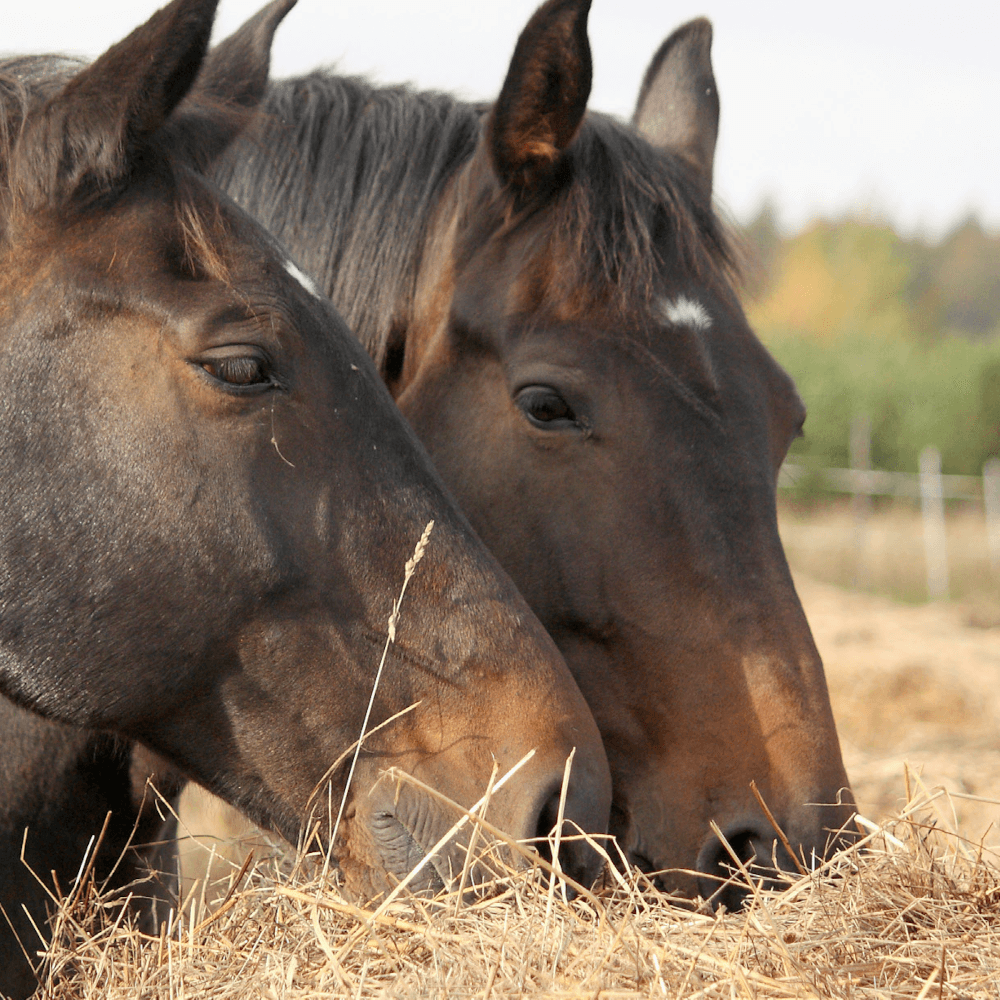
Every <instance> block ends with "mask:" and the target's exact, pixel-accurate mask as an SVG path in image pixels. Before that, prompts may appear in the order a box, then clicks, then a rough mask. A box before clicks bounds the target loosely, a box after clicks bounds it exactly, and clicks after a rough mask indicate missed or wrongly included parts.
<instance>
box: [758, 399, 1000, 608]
mask: <svg viewBox="0 0 1000 1000" xmlns="http://www.w3.org/2000/svg"><path fill="white" fill-rule="evenodd" d="M849 451H850V457H851V466H852V467H851V468H849V469H831V468H819V469H817V468H813V467H810V466H806V465H797V464H795V463H794V462H786V463H785V464H784V465H783V466H782V467H781V473H780V475H779V477H778V488H779V489H786V490H787V489H794V488H796V487H798V486H801V485H802V484H803V483H804V482H805V481H807V480H809V481H812V482H814V483H815V484H816V486H817V487H818V488H820V489H821V490H824V491H826V492H830V493H843V494H849V495H850V497H851V509H852V511H853V514H854V521H855V527H854V544H855V548H856V550H857V552H858V556H859V558H858V565H859V566H860V565H862V560H861V558H860V556H861V553H862V552H863V550H864V545H865V535H866V524H867V520H868V518H869V516H870V514H871V507H872V498H873V497H876V496H886V497H902V498H909V499H915V500H919V501H920V510H921V515H922V519H923V528H924V559H925V563H926V568H927V596H928V597H929V598H930V599H931V600H941V599H944V598H947V597H948V546H947V539H946V535H945V501H946V500H964V501H969V502H973V503H976V504H979V505H981V507H982V510H983V515H984V522H985V529H986V538H985V543H986V547H987V551H988V552H989V560H990V567H991V569H992V572H993V575H994V576H995V577H996V578H997V579H998V580H1000V459H995V458H994V459H990V461H988V462H987V463H986V464H985V465H984V466H983V474H982V475H981V476H946V475H943V474H942V473H941V453H940V452H939V451H938V449H937V448H935V447H933V446H931V445H928V447H926V448H924V450H923V451H922V452H921V453H920V471H919V472H916V473H914V472H889V471H887V470H884V469H873V468H871V460H870V455H871V424H870V422H869V421H868V419H867V417H864V416H860V417H856V418H855V419H854V420H853V421H852V424H851V440H850V449H849ZM855 582H856V583H857V584H859V585H860V583H861V582H862V581H860V580H858V581H855Z"/></svg>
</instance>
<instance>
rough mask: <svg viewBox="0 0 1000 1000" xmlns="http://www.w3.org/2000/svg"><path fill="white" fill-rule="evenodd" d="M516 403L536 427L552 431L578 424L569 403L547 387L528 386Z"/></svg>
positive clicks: (515, 399)
mask: <svg viewBox="0 0 1000 1000" xmlns="http://www.w3.org/2000/svg"><path fill="white" fill-rule="evenodd" d="M514 401H515V402H516V403H517V405H518V406H519V407H520V409H521V411H522V412H523V413H524V415H525V416H526V417H527V418H528V420H529V421H530V422H531V423H533V424H534V425H535V426H536V427H544V428H547V429H551V428H555V427H565V426H567V425H568V424H575V423H576V422H577V420H576V414H575V413H574V412H573V410H572V407H570V405H569V403H567V402H566V400H565V399H563V398H562V396H560V395H559V393H558V392H556V391H555V389H551V388H549V387H548V386H547V385H529V386H526V387H525V388H524V389H522V390H521V391H520V392H519V393H518V394H517V396H515V398H514Z"/></svg>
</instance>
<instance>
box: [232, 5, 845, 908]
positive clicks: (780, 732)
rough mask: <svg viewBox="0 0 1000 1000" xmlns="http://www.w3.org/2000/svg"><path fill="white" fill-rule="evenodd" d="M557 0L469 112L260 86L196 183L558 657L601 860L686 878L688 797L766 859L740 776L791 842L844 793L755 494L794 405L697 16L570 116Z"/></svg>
mask: <svg viewBox="0 0 1000 1000" xmlns="http://www.w3.org/2000/svg"><path fill="white" fill-rule="evenodd" d="M589 7H590V3H589V0H550V2H548V3H545V4H544V5H543V6H542V7H541V8H540V9H539V10H538V12H537V13H536V14H535V16H534V17H533V18H532V19H531V21H530V22H529V24H528V25H527V27H526V28H525V30H524V32H523V34H522V35H521V38H520V40H519V42H518V44H517V48H516V50H515V52H514V55H513V59H512V61H511V64H510V70H509V73H508V75H507V79H506V80H505V82H504V84H503V89H502V91H501V93H500V96H499V98H498V100H497V102H496V103H495V104H494V105H493V106H492V107H489V108H485V107H475V106H470V105H467V104H462V103H460V102H458V101H456V100H454V99H452V98H451V97H448V96H446V95H440V94H415V93H412V92H410V91H409V90H407V89H405V88H399V87H394V88H381V89H380V88H376V87H374V86H372V85H370V84H368V83H366V82H365V81H361V80H356V79H343V78H338V77H335V76H333V75H330V74H328V73H324V72H318V73H313V74H311V75H309V76H306V77H304V78H301V79H293V80H286V81H283V82H278V83H274V84H272V85H271V87H270V90H269V93H268V97H267V100H266V104H265V108H266V115H265V116H264V118H263V123H262V125H261V131H260V132H259V133H258V134H257V135H256V136H255V137H254V138H253V139H247V140H245V141H243V142H241V143H240V144H239V145H237V146H235V147H233V148H232V149H231V150H230V151H229V152H228V153H227V154H226V155H225V156H224V157H223V158H221V159H220V161H218V163H217V164H216V166H215V168H214V176H215V177H216V178H217V179H218V180H219V181H220V183H221V184H222V185H223V186H224V187H225V188H226V189H227V190H228V191H229V192H230V193H231V194H232V195H233V196H234V197H235V198H236V200H237V201H238V202H239V203H240V204H241V205H243V206H244V207H245V208H247V209H248V210H249V211H250V212H251V213H252V214H254V215H255V216H256V217H257V218H259V219H260V220H261V221H262V222H263V223H264V225H265V226H267V227H268V229H270V231H271V232H272V233H274V234H275V235H276V236H277V237H278V238H279V239H280V240H281V241H282V243H283V244H284V245H285V246H286V247H287V248H288V249H289V251H290V253H291V254H292V256H293V257H294V258H295V259H296V261H297V262H298V263H299V264H300V265H301V266H302V267H303V268H304V269H305V270H306V271H307V272H309V273H310V274H311V275H312V276H313V277H314V278H315V279H316V280H317V281H318V283H319V284H320V286H321V287H322V288H323V289H324V290H325V291H326V292H327V293H329V294H330V296H331V298H332V299H333V301H334V302H335V303H336V305H337V307H338V308H339V309H340V310H341V311H342V312H343V313H344V315H345V317H346V318H347V320H348V323H349V324H350V325H351V326H352V327H353V329H354V330H355V331H356V332H357V333H358V334H359V336H360V337H361V339H362V342H363V343H364V344H365V346H366V347H367V349H368V351H369V352H370V354H371V355H372V357H373V358H374V359H375V362H376V364H377V365H378V368H379V371H380V372H381V374H382V376H383V378H384V379H385V381H386V383H387V384H388V386H389V388H390V389H391V391H392V394H393V396H394V397H395V399H396V402H397V403H398V405H399V407H400V409H401V410H402V412H403V413H404V414H405V415H406V417H407V419H408V420H409V421H410V423H411V424H412V425H413V427H414V429H415V430H416V432H417V434H418V436H419V437H420V439H421V440H422V441H423V443H424V444H425V445H426V446H427V448H428V450H429V452H430V454H431V457H432V458H433V460H434V463H435V465H436V467H437V469H438V471H439V472H440V473H441V475H442V476H443V478H444V480H445V482H446V483H447V484H448V486H449V487H450V488H451V490H452V492H453V493H454V494H455V496H456V497H457V498H458V500H459V503H460V505H461V507H462V509H463V510H464V511H465V513H466V514H467V516H468V517H469V519H470V521H471V522H472V524H473V526H474V527H475V529H476V530H477V532H478V533H479V535H480V536H481V537H482V538H483V539H484V541H485V542H486V543H487V545H488V546H489V547H490V548H491V549H492V551H493V553H494V554H495V555H496V556H497V557H498V558H499V560H500V562H501V564H502V565H503V566H504V567H505V568H506V569H507V570H508V572H509V573H510V574H511V576H512V577H513V578H514V581H515V582H516V584H517V585H518V587H519V588H520V590H521V593H522V594H524V596H525V597H526V598H527V599H528V603H529V604H530V605H531V607H532V608H533V610H534V611H535V613H536V614H537V615H538V616H539V617H540V618H541V620H542V622H543V623H544V624H545V626H546V628H547V629H548V630H549V633H550V634H551V635H552V637H553V638H554V639H555V641H556V643H557V645H558V646H559V648H560V650H561V651H562V653H563V655H564V656H565V657H566V660H567V662H568V663H569V664H570V668H571V669H572V671H573V673H574V675H575V677H576V679H577V681H578V683H579V684H580V686H581V688H582V689H583V692H584V695H585V697H586V698H587V701H588V703H589V705H590V707H591V709H592V711H593V712H594V715H595V717H596V719H597V722H598V725H599V727H600V729H601V733H602V735H603V737H604V744H605V748H606V750H607V753H608V759H609V762H610V764H611V769H612V775H613V781H614V802H613V809H612V829H613V831H614V832H615V833H616V834H617V835H618V837H619V839H620V842H621V844H622V845H623V846H624V848H625V850H626V851H627V853H628V856H629V857H630V858H631V859H632V860H633V861H634V862H636V863H637V864H639V865H641V866H642V867H643V868H645V869H647V870H651V871H665V870H671V871H666V872H665V874H663V875H662V876H661V878H662V881H663V883H664V884H665V885H667V886H669V887H672V888H678V889H681V890H684V891H686V892H694V891H696V890H699V889H700V891H701V892H703V893H705V894H711V893H712V892H713V891H714V890H715V888H716V885H717V883H716V882H715V881H714V879H713V876H715V875H717V874H718V873H719V870H720V866H721V865H724V864H725V863H726V862H727V861H728V855H727V854H726V852H725V850H724V849H723V848H722V846H721V845H720V843H719V841H718V840H716V838H715V837H714V836H712V835H711V833H710V831H709V821H710V820H715V821H716V822H717V823H718V824H719V825H720V827H721V828H722V829H723V830H724V832H725V834H726V836H727V837H728V839H729V841H730V843H731V844H732V846H733V847H734V848H735V849H736V850H737V851H738V852H739V854H740V855H741V856H742V857H744V858H748V857H750V856H752V855H753V854H755V853H756V854H757V856H758V858H759V859H770V858H771V857H772V845H773V844H774V842H775V833H774V830H773V829H772V826H771V824H770V822H769V821H768V820H767V819H766V817H765V813H764V812H763V811H762V809H761V808H760V806H759V805H758V802H757V800H756V798H755V796H754V794H753V793H752V790H751V788H750V782H751V781H755V782H756V784H757V786H758V788H759V790H760V793H761V794H762V795H763V797H764V798H765V800H766V801H767V803H768V804H769V806H770V809H771V810H772V812H773V813H774V815H775V817H776V818H777V820H778V822H779V824H780V825H781V827H782V828H783V831H784V833H785V834H786V835H787V837H788V839H789V841H790V843H791V844H792V845H793V846H794V849H795V850H796V851H797V852H800V853H801V854H803V855H804V856H805V859H806V861H807V862H808V861H809V860H810V859H811V857H812V856H813V855H814V854H822V853H823V852H824V851H825V849H826V848H827V845H828V840H829V838H830V836H831V831H836V830H838V829H839V828H840V827H841V826H842V824H843V823H844V822H845V821H846V820H847V819H848V818H849V817H850V815H851V808H850V805H849V802H850V793H849V791H848V790H847V777H846V775H845V773H844V768H843V764H842V762H841V755H840V748H839V745H838V741H837V734H836V730H835V727H834V722H833V718H832V715H831V712H830V704H829V700H828V696H827V689H826V684H825V680H824V676H823V668H822V663H821V661H820V658H819V655H818V654H817V651H816V647H815V645H814V643H813V640H812V637H811V635H810V632H809V627H808V625H807V624H806V620H805V618H804V616H803V612H802V608H801V606H800V604H799V601H798V598H797V596H796V593H795V590H794V587H793V584H792V580H791V577H790V575H789V571H788V567H787V564H786V562H785V557H784V554H783V551H782V547H781V542H780V540H779V538H778V531H777V524H776V516H775V482H776V476H777V471H778V467H779V466H780V464H781V461H782V459H783V457H784V455H785V452H786V449H787V448H788V446H789V443H790V442H791V441H792V440H793V438H795V436H796V435H797V434H799V433H800V430H801V427H802V423H803V420H804V417H805V413H804V410H803V407H802V403H801V401H800V400H799V397H798V395H797V394H796V392H795V388H794V386H793V385H792V382H791V380H790V379H789V378H788V376H787V375H786V374H785V373H784V372H783V371H782V370H781V369H780V368H779V367H778V365H777V364H776V363H775V362H774V360H773V359H772V358H771V357H770V356H769V355H768V353H767V351H766V350H765V349H764V348H763V347H762V346H761V344H760V342H759V341H758V340H757V338H756V337H755V336H754V334H753V332H752V331H751V330H750V328H749V327H748V325H747V322H746V319H745V317H744V315H743V312H742V309H741V307H740V303H739V300H738V296H737V291H736V288H735V284H734V279H735V274H734V272H735V267H734V255H733V251H732V250H731V247H730V242H729V239H728V238H727V235H726V233H725V231H724V229H723V227H722V226H721V225H720V222H719V221H718V219H717V217H716V215H715V214H714V212H713V208H712V203H711V197H712V163H713V156H714V149H715V140H716V133H717V128H718V117H719V103H718V97H717V92H716V86H715V80H714V77H713V74H712V68H711V62H710V45H711V27H710V25H709V23H708V22H707V21H704V20H697V21H693V22H691V23H690V24H687V25H685V26H684V27H682V28H680V29H678V30H677V31H676V32H675V33H674V34H673V35H671V37H670V38H668V39H667V41H666V42H665V43H664V44H663V45H662V47H661V48H660V49H659V51H658V52H657V53H656V55H655V57H654V58H653V61H652V64H651V65H650V67H649V70H648V72H647V74H646V78H645V81H644V83H643V86H642V91H641V93H640V95H639V98H638V103H637V106H636V111H635V116H634V119H633V122H632V124H624V123H622V122H619V121H617V120H615V119H613V118H609V117H606V116H604V115H600V114H595V113H587V112H586V104H587V98H588V94H589V90H590V80H591V62H590V51H589V45H588V41H587V30H586V20H587V13H588V9H589ZM776 856H777V858H778V860H779V862H780V863H781V864H782V865H783V866H785V867H791V859H790V858H789V857H788V856H787V853H786V852H785V850H784V849H783V848H782V847H780V845H779V846H778V847H777V855H776ZM698 873H700V874H701V876H702V877H701V878H700V879H699V878H698ZM723 898H726V899H728V901H729V902H733V901H734V897H733V896H731V895H730V896H727V897H723Z"/></svg>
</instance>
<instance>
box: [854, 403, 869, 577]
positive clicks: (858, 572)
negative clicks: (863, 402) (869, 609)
mask: <svg viewBox="0 0 1000 1000" xmlns="http://www.w3.org/2000/svg"><path fill="white" fill-rule="evenodd" d="M849 451H850V459H851V469H852V470H853V471H858V472H862V473H863V472H868V471H870V470H871V467H872V422H871V420H870V419H869V418H868V415H867V414H865V413H862V414H859V415H858V416H856V417H854V418H853V419H852V420H851V439H850V442H849ZM863 478H864V477H863V476H858V477H856V478H855V480H854V483H853V486H854V490H853V492H852V493H851V514H852V517H853V520H854V589H855V590H864V589H866V588H867V586H868V563H867V560H866V559H865V542H866V536H867V528H868V515H869V514H870V513H871V507H872V498H871V495H870V493H869V492H868V489H869V487H870V486H871V484H870V483H868V482H860V480H861V479H863Z"/></svg>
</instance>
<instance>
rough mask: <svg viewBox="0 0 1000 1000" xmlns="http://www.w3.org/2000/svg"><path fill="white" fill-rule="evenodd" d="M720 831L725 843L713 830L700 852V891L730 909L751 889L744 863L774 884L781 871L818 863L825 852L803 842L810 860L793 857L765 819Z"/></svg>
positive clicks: (755, 874) (755, 875) (767, 883)
mask: <svg viewBox="0 0 1000 1000" xmlns="http://www.w3.org/2000/svg"><path fill="white" fill-rule="evenodd" d="M720 832H721V834H722V838H723V839H724V841H725V843H723V839H720V838H719V837H718V836H716V835H715V834H713V835H712V836H711V837H709V838H708V840H707V841H705V844H704V845H703V846H702V849H701V851H699V853H698V873H699V874H698V891H699V892H700V893H701V895H702V896H703V897H704V898H705V899H707V900H708V901H709V902H710V903H711V904H712V905H713V906H715V907H719V906H725V908H726V909H727V910H728V911H729V912H733V911H734V910H738V909H739V908H740V907H741V906H742V905H743V903H744V902H745V901H746V899H747V897H748V896H749V894H750V892H751V891H752V890H751V888H750V886H749V885H748V884H747V879H746V875H745V874H744V873H743V871H741V870H740V866H741V865H742V867H743V869H744V870H745V871H747V872H749V873H750V875H751V876H752V877H753V878H754V881H755V882H759V883H761V884H763V886H764V887H775V886H777V885H780V884H781V883H780V881H779V880H778V879H777V878H776V877H775V876H777V875H778V874H779V873H781V872H790V873H795V872H800V871H804V870H805V869H806V868H807V867H815V865H816V859H817V856H819V855H820V854H821V853H825V852H817V851H816V849H815V848H811V849H809V850H807V849H806V848H805V847H804V846H803V847H801V848H800V850H801V851H802V853H803V854H804V855H806V862H807V864H803V863H802V860H801V859H798V858H793V857H792V855H791V854H790V853H789V851H788V850H787V849H786V848H785V846H784V845H783V844H782V842H781V841H780V840H779V839H778V837H777V836H776V834H775V832H774V830H773V829H772V828H771V827H770V826H769V825H766V824H765V823H764V822H763V820H761V821H760V822H757V821H755V820H751V821H749V822H746V823H738V824H732V825H730V827H729V828H728V829H726V830H721V831H720ZM734 855H735V857H734ZM737 859H738V862H739V863H737Z"/></svg>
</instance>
